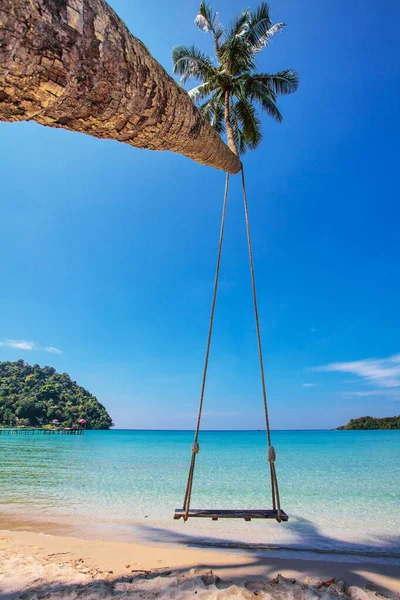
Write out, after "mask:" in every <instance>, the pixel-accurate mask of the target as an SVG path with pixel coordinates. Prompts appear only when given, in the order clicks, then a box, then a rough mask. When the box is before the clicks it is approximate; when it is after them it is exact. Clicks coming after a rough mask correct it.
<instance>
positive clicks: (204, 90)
mask: <svg viewBox="0 0 400 600" xmlns="http://www.w3.org/2000/svg"><path fill="white" fill-rule="evenodd" d="M216 89H217V84H216V83H215V82H214V81H213V80H210V81H206V82H205V83H200V84H199V85H196V87H194V88H192V89H191V90H189V92H188V94H189V96H190V97H191V98H192V100H194V102H196V103H198V102H200V101H202V100H204V99H205V98H207V97H208V96H209V95H210V94H211V93H212V92H214V91H215V90H216Z"/></svg>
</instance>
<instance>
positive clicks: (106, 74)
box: [0, 0, 240, 173]
mask: <svg viewBox="0 0 400 600" xmlns="http://www.w3.org/2000/svg"><path fill="white" fill-rule="evenodd" d="M0 120H3V121H24V120H33V121H36V122H37V123H41V124H42V125H49V126H50V127H63V128H65V129H70V130H72V131H79V132H82V133H86V134H88V135H93V136H95V137H99V138H107V139H113V140H118V141H121V142H126V143H128V144H131V145H132V146H136V147H138V148H150V149H152V150H171V151H172V152H179V153H181V154H184V155H185V156H188V157H190V158H192V159H193V160H195V161H197V162H199V163H202V164H206V165H210V166H213V167H215V168H217V169H222V170H224V171H228V172H229V173H237V172H238V171H239V169H240V161H239V159H238V158H237V157H236V156H234V155H233V154H232V153H231V152H230V150H229V149H228V148H227V147H226V146H225V144H224V143H223V141H222V140H221V138H220V137H219V136H218V134H217V133H216V132H215V131H214V130H213V129H212V128H211V127H210V126H209V124H208V123H206V121H205V120H204V119H203V117H202V116H201V115H200V113H199V111H198V110H197V109H196V108H195V107H194V105H193V103H192V101H191V100H190V98H189V96H188V94H187V93H186V92H185V91H184V90H183V89H182V88H180V87H179V86H178V85H177V84H176V82H175V81H174V80H173V79H172V78H171V77H170V76H169V75H168V74H167V73H166V71H165V70H164V69H163V68H162V66H161V65H160V64H159V63H158V62H157V61H156V60H155V59H154V58H153V57H152V56H151V54H150V53H149V51H148V50H147V48H146V47H145V46H144V45H143V44H142V43H141V42H140V41H139V40H138V39H136V38H135V37H133V36H132V35H131V34H130V33H129V31H128V29H127V27H126V26H125V25H124V23H123V22H122V21H121V19H119V17H118V16H117V15H116V14H115V13H114V11H113V10H112V9H111V8H110V7H109V6H108V4H106V2H104V0H0Z"/></svg>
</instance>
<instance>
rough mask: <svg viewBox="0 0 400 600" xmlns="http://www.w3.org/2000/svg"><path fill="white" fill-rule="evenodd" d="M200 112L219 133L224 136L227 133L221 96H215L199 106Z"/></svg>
mask: <svg viewBox="0 0 400 600" xmlns="http://www.w3.org/2000/svg"><path fill="white" fill-rule="evenodd" d="M199 110H200V112H201V113H202V115H203V116H204V118H205V119H206V120H207V121H208V122H209V123H210V125H211V127H213V128H214V129H215V131H216V132H217V133H219V134H220V135H222V134H223V133H224V132H225V122H224V102H223V99H222V96H221V95H220V94H214V95H213V96H212V97H211V98H210V99H209V100H207V101H206V102H204V104H201V105H200V106H199Z"/></svg>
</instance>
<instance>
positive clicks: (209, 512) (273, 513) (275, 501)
mask: <svg viewBox="0 0 400 600" xmlns="http://www.w3.org/2000/svg"><path fill="white" fill-rule="evenodd" d="M241 173H242V188H243V204H244V213H245V219H246V232H247V245H248V250H249V262H250V275H251V284H252V291H253V303H254V315H255V321H256V331H257V342H258V355H259V360H260V373H261V386H262V393H263V399H264V412H265V425H266V432H267V441H268V462H269V467H270V477H271V492H272V506H273V508H272V509H266V510H265V509H261V510H259V509H254V510H249V509H245V510H239V509H235V510H219V509H194V508H190V500H191V496H192V487H193V476H194V467H195V463H196V456H197V454H198V453H199V451H200V445H199V441H198V439H199V430H200V422H201V414H202V410H203V399H204V390H205V385H206V379H207V369H208V359H209V355H210V346H211V337H212V330H213V323H214V313H215V304H216V299H217V290H218V281H219V270H220V264H221V253H222V242H223V238H224V229H225V216H226V204H227V198H228V188H229V174H228V173H227V174H226V182H225V192H224V201H223V208H222V219H221V230H220V236H219V246H218V255H217V267H216V272H215V281H214V292H213V299H212V305H211V316H210V325H209V329H208V338H207V348H206V356H205V362H204V371H203V379H202V384H201V391H200V402H199V411H198V415H197V423H196V429H195V435H194V441H193V444H192V459H191V463H190V468H189V476H188V482H187V486H186V493H185V498H184V501H183V508H178V509H176V510H175V514H174V519H181V518H183V520H184V521H187V520H188V519H189V518H210V519H212V520H213V521H218V519H244V520H245V521H251V520H252V519H276V520H277V521H278V522H279V523H280V522H281V521H287V520H288V519H289V517H288V515H287V514H286V513H285V512H284V511H283V510H282V509H281V505H280V498H279V489H278V480H277V476H276V469H275V459H276V453H275V449H274V447H273V446H272V444H271V431H270V427H269V417H268V406H267V392H266V386H265V376H264V364H263V357H262V346H261V335H260V324H259V319H258V306H257V294H256V282H255V277H254V265H253V252H252V246H251V237H250V225H249V214H248V207H247V194H246V185H245V180H244V172H243V167H242V168H241Z"/></svg>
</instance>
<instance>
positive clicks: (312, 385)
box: [301, 383, 317, 387]
mask: <svg viewBox="0 0 400 600" xmlns="http://www.w3.org/2000/svg"><path fill="white" fill-rule="evenodd" d="M316 385H317V384H316V383H302V385H301V387H315V386H316Z"/></svg>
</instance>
